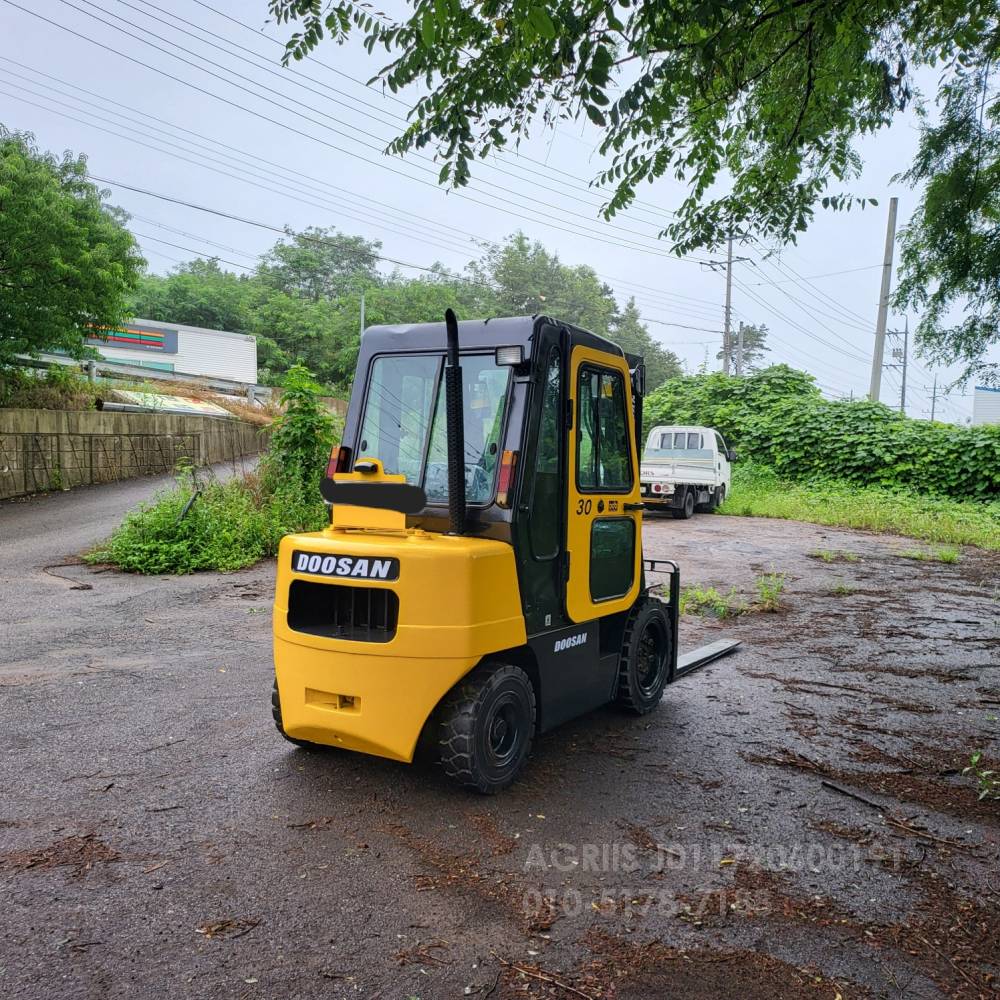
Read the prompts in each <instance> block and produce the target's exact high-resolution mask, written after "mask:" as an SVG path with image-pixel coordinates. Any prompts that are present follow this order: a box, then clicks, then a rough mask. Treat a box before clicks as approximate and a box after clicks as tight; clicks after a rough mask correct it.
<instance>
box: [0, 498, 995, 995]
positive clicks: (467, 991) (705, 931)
mask: <svg viewBox="0 0 1000 1000" xmlns="http://www.w3.org/2000/svg"><path fill="white" fill-rule="evenodd" d="M57 499H58V498H57ZM8 511H9V508H0V538H4V539H5V540H4V542H3V549H4V550H5V560H6V561H7V563H8V564H7V566H5V567H4V579H3V583H2V586H3V598H4V605H5V613H4V625H5V629H4V633H3V634H2V635H0V663H2V664H3V666H2V667H0V685H2V686H0V705H2V709H0V711H2V717H3V720H4V722H3V726H2V727H0V781H2V788H3V789H4V795H3V799H2V802H0V889H2V894H3V901H4V903H3V906H2V907H0V989H2V991H3V993H4V995H6V996H10V997H50V996H59V997H67V998H69V997H80V998H91V997H94V998H96V997H102V998H103V997H123V996H126V995H131V996H143V997H164V998H167V997H170V998H174V997H177V996H186V997H239V998H244V997H246V998H256V997H261V998H264V997H267V998H270V997H276V998H277V997H281V998H288V997H304V998H305V997H348V996H350V997H355V996H360V997H385V998H401V1000H405V998H408V997H420V998H423V1000H435V998H444V997H460V996H463V995H468V996H475V997H479V998H486V997H492V998H494V1000H496V998H501V997H522V996H536V997H542V996H553V997H573V996H576V997H579V996H581V995H582V996H585V997H591V998H597V997H602V998H610V997H617V998H634V1000H639V998H648V997H656V996H684V997H693V998H700V997H706V998H707V997H719V996H740V997H744V998H757V997H760V998H765V997H766V998H769V1000H773V998H776V997H788V998H799V997H803V998H805V997H810V998H811V997H822V998H826V1000H835V998H836V996H837V995H838V994H839V995H840V996H841V997H842V998H843V1000H848V998H854V997H863V996H871V997H879V996H885V997H907V998H910V997H941V996H963V997H969V998H971V997H977V996H988V995H992V993H991V992H990V991H991V990H995V989H996V988H997V983H998V981H1000V980H998V977H1000V915H998V914H1000V877H998V875H997V872H998V864H997V861H998V850H1000V806H998V805H997V804H980V803H977V802H976V800H975V796H974V794H973V792H972V791H971V787H970V784H969V781H968V779H966V778H963V777H962V776H961V775H960V774H959V773H957V772H958V770H959V769H960V768H961V767H962V766H963V765H964V763H965V758H966V757H967V755H968V751H969V750H970V749H971V748H973V747H975V746H979V745H983V744H985V743H986V741H987V740H988V739H989V738H990V733H991V732H992V733H995V732H996V725H995V723H990V722H989V721H988V715H989V714H990V713H992V714H997V713H998V711H1000V704H998V703H1000V673H998V671H1000V662H998V661H1000V657H998V647H1000V643H998V638H1000V633H998V631H997V609H998V605H997V603H996V596H997V595H996V587H997V572H996V565H995V562H996V560H995V559H991V558H990V557H988V556H986V555H984V554H982V553H977V552H975V551H973V550H967V551H966V552H965V553H964V554H963V558H962V560H961V561H960V562H959V563H957V564H954V565H942V564H936V563H924V562H917V561H913V560H908V559H903V558H901V557H900V556H899V555H898V553H899V552H900V551H901V550H904V549H912V548H913V547H914V546H913V544H912V543H909V542H905V541H903V540H900V539H889V538H883V537H877V536H869V535H860V534H856V533H851V532H842V531H836V530H834V529H827V528H817V527H813V526H808V525H798V524H793V523H789V522H776V521H764V520H761V521H749V520H743V519H736V518H723V517H717V516H716V517H699V518H695V519H694V520H693V521H690V522H674V521H655V522H653V523H652V524H651V525H650V526H649V530H648V532H647V554H648V555H650V556H659V557H674V558H677V559H678V560H679V561H680V563H681V567H682V571H683V574H684V577H685V579H686V580H687V581H691V582H695V581H696V582H698V583H700V584H703V585H715V586H716V587H718V588H719V589H722V590H728V589H729V587H731V586H735V587H736V588H737V589H738V590H739V591H740V592H741V593H743V594H745V595H746V599H747V600H751V599H752V593H753V583H754V580H755V578H756V577H757V576H758V575H759V574H761V573H764V572H770V571H771V570H772V567H773V569H774V571H776V572H782V573H785V574H787V576H786V587H785V592H784V594H783V596H782V599H783V604H784V607H783V609H782V610H781V611H779V612H777V613H774V614H762V613H752V614H747V615H744V616H741V617H739V618H736V619H733V620H730V621H725V622H716V621H712V620H701V619H690V618H688V619H685V620H684V622H683V625H682V629H683V645H684V646H685V647H686V646H691V645H695V644H698V643H700V642H702V641H708V640H710V639H711V638H713V637H716V636H719V635H722V634H725V635H734V636H737V637H739V638H742V639H743V640H744V643H745V646H744V648H743V650H742V651H741V652H740V653H739V654H738V655H736V656H733V657H730V658H729V659H727V660H723V661H719V662H717V663H715V664H713V665H711V666H710V667H708V668H706V669H705V670H704V671H701V672H699V673H697V674H695V675H693V676H691V677H689V678H686V679H685V680H683V681H682V682H680V683H679V684H678V685H677V686H676V687H675V688H672V689H669V690H668V693H667V697H666V699H665V701H664V704H663V705H662V706H661V708H660V709H659V710H658V711H657V712H656V713H654V714H653V715H652V716H649V717H646V718H644V719H640V720H636V719H632V718H628V717H624V716H621V715H619V714H617V713H615V712H613V711H610V710H608V711H602V712H598V713H595V714H594V715H591V716H589V717H587V718H585V719H582V720H579V721H577V722H575V723H573V724H571V725H569V726H566V727H564V728H562V729H560V730H559V731H557V732H555V733H553V734H551V735H549V736H547V737H545V738H544V739H543V740H542V741H541V742H540V744H539V746H538V748H537V751H536V753H535V755H534V757H533V759H532V761H531V763H530V766H529V768H528V770H527V773H526V775H525V777H524V780H522V781H521V782H520V783H519V784H518V785H517V786H515V787H514V788H513V789H511V790H510V791H509V792H507V793H506V794H504V795H502V796H501V797H499V798H496V799H480V798H473V797H470V796H468V795H466V794H464V793H463V792H461V791H459V790H457V789H454V788H452V787H451V786H450V785H448V784H447V783H446V782H445V781H444V779H443V777H442V776H441V775H440V774H439V773H438V772H437V771H436V769H434V768H429V767H403V766H397V765H393V764H391V763H388V762H384V761H379V760H377V759H374V758H367V757H361V756H355V755H350V754H341V753H336V752H332V753H329V754H305V753H301V752H298V751H294V750H291V749H289V748H288V745H287V744H285V743H283V742H282V741H281V740H280V738H279V737H278V736H277V734H276V733H275V732H274V730H273V728H272V726H271V722H270V718H269V711H268V691H269V687H270V674H271V663H270V651H269V640H270V623H269V605H270V600H271V586H272V583H271V581H272V572H273V570H272V567H271V566H262V567H260V568H257V569H254V570H249V571H244V572H240V573H234V574H231V575H227V576H218V575H205V576H199V577H195V578H186V579H182V580H175V579H164V580H151V579H143V578H137V577H127V576H122V575H119V574H116V573H108V572H106V573H95V572H92V571H91V570H89V569H86V568H85V567H82V566H67V567H63V568H61V569H59V570H58V572H59V573H60V574H61V575H62V576H63V577H65V579H57V578H55V577H53V576H51V575H49V574H47V573H45V572H43V571H42V569H41V566H42V565H45V564H48V563H53V562H69V561H70V560H68V559H63V558H62V557H63V556H65V555H70V554H71V553H72V552H73V551H75V547H78V546H79V545H80V544H81V542H80V537H81V535H80V533H79V532H77V531H75V530H72V529H71V530H69V531H68V532H67V533H65V534H63V535H61V536H60V535H55V536H53V535H49V536H47V537H48V541H47V542H45V545H46V546H47V547H45V548H43V547H42V541H43V540H44V539H41V538H39V539H36V540H32V539H30V538H27V537H25V536H26V535H27V534H29V533H30V532H31V531H32V530H35V529H32V527H31V525H36V526H37V527H38V528H41V527H44V528H45V529H46V530H48V529H50V528H51V529H53V530H56V531H59V530H60V525H61V524H72V523H73V521H74V519H73V510H72V505H70V504H67V505H66V508H65V509H63V510H59V511H57V512H55V513H53V515H52V516H51V518H49V519H47V520H44V521H43V520H40V519H39V518H35V519H25V520H24V521H23V522H21V523H19V525H18V527H17V534H18V537H20V538H21V539H22V540H21V542H20V543H19V545H18V547H17V549H16V551H17V553H18V556H17V565H16V572H12V571H11V563H12V561H13V560H11V559H10V558H8V555H7V553H8V552H10V551H12V548H13V547H12V546H11V547H9V545H8V541H7V539H10V538H11V537H12V536H11V534H4V531H5V528H6V529H7V531H8V532H9V531H10V530H11V528H10V525H11V521H10V520H9V519H7V520H6V521H5V518H7V515H8ZM77 520H78V519H77ZM98 527H99V525H95V526H94V530H97V528H98ZM93 540H96V538H88V543H89V542H90V541H93ZM818 550H829V551H830V552H831V553H832V552H838V553H840V552H846V553H851V554H853V555H856V556H857V559H856V560H855V561H846V560H845V559H844V558H843V557H838V558H837V560H836V561H834V562H830V563H826V562H823V561H822V560H821V559H818V558H811V557H810V555H809V554H810V553H814V552H817V551H818ZM33 552H42V553H44V556H38V557H37V558H33V557H32V553H33ZM81 585H89V586H90V588H92V589H88V590H79V589H73V588H74V587H78V586H81ZM993 753H994V757H995V756H996V748H995V747H994V749H993ZM824 781H826V782H829V783H831V784H832V785H835V786H837V787H838V788H840V789H844V790H847V791H851V792H853V793H855V794H856V795H857V796H860V797H861V799H863V800H867V802H865V801H861V800H859V799H857V798H852V797H849V796H847V795H845V794H843V793H842V792H838V791H836V790H834V789H832V788H830V787H828V786H826V785H824V784H823V782H824ZM573 991H576V992H573Z"/></svg>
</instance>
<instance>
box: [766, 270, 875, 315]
mask: <svg viewBox="0 0 1000 1000" xmlns="http://www.w3.org/2000/svg"><path fill="white" fill-rule="evenodd" d="M881 267H882V265H881V264H865V265H864V266H863V267H849V268H847V269H846V270H844V271H826V272H825V273H824V274H807V275H798V272H793V273H795V274H796V275H798V276H797V277H795V278H785V279H783V280H784V281H785V282H789V281H799V280H801V281H809V280H811V279H813V278H834V277H837V276H838V275H841V274H855V273H856V272H858V271H874V270H876V269H877V268H881ZM789 270H791V268H789ZM751 284H753V285H777V284H781V282H779V281H755V282H751ZM859 318H860V317H859Z"/></svg>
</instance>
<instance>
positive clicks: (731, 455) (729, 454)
mask: <svg viewBox="0 0 1000 1000" xmlns="http://www.w3.org/2000/svg"><path fill="white" fill-rule="evenodd" d="M726 458H728V459H729V461H730V462H735V461H736V452H735V451H733V450H732V448H730V449H729V451H727V452H726Z"/></svg>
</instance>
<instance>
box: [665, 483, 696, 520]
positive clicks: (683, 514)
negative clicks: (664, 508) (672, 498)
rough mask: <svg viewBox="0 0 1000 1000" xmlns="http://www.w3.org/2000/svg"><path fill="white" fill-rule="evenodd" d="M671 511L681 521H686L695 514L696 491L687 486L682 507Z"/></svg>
mask: <svg viewBox="0 0 1000 1000" xmlns="http://www.w3.org/2000/svg"><path fill="white" fill-rule="evenodd" d="M670 513H671V514H673V516H674V517H675V518H676V519H677V520H679V521H686V520H687V519H688V518H689V517H691V516H692V515H693V514H694V492H693V491H692V490H691V489H688V488H685V490H684V500H683V501H682V503H681V506H680V509H679V510H672V511H671V512H670Z"/></svg>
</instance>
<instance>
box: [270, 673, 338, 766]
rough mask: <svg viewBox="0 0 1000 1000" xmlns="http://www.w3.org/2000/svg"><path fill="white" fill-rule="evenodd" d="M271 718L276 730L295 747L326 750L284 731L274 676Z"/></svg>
mask: <svg viewBox="0 0 1000 1000" xmlns="http://www.w3.org/2000/svg"><path fill="white" fill-rule="evenodd" d="M271 718H273V719H274V724H275V726H276V727H277V729H278V732H279V733H281V735H282V736H284V738H285V739H286V740H288V742H289V743H294V744H295V745H296V746H297V747H301V748H302V749H303V750H326V749H327V748H326V747H324V746H321V745H320V744H319V743H310V742H309V741H308V740H297V739H295V737H294V736H289V735H288V733H286V732H285V727H284V726H283V725H282V724H281V698H280V697H279V695H278V680H277V678H275V681H274V687H272V688H271Z"/></svg>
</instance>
